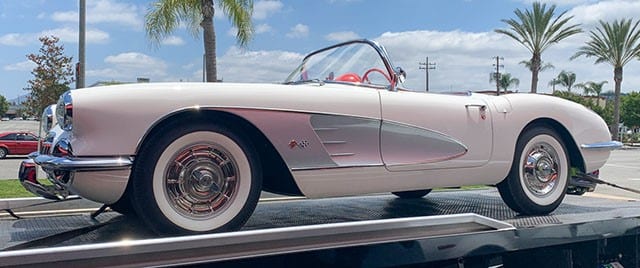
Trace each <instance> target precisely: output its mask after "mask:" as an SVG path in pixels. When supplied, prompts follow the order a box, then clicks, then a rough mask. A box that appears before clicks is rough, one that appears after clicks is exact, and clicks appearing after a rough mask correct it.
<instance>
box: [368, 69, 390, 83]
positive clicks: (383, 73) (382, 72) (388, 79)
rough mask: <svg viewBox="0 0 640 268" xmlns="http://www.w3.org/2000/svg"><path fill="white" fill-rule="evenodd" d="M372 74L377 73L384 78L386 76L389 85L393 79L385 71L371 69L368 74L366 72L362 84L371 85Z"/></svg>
mask: <svg viewBox="0 0 640 268" xmlns="http://www.w3.org/2000/svg"><path fill="white" fill-rule="evenodd" d="M372 72H377V73H380V74H381V75H382V76H384V78H386V79H387V81H389V84H391V83H392V82H391V77H389V76H388V75H387V74H386V73H385V72H384V71H383V70H380V69H378V68H371V69H369V70H367V71H366V72H364V74H363V75H362V82H367V83H369V84H371V81H369V74H370V73H372Z"/></svg>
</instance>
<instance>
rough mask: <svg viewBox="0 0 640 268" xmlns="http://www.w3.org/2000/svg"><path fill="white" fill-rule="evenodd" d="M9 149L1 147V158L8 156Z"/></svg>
mask: <svg viewBox="0 0 640 268" xmlns="http://www.w3.org/2000/svg"><path fill="white" fill-rule="evenodd" d="M8 153H9V151H8V150H7V149H6V148H0V159H2V158H5V157H7V154H8Z"/></svg>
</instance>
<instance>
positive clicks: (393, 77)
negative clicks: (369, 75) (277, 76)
mask: <svg viewBox="0 0 640 268" xmlns="http://www.w3.org/2000/svg"><path fill="white" fill-rule="evenodd" d="M357 43H360V44H367V45H369V46H371V47H373V49H374V50H375V51H376V52H377V53H378V56H380V58H381V59H382V62H383V63H384V66H385V68H387V72H388V73H389V75H390V77H391V80H392V81H391V84H390V85H389V88H388V89H389V90H390V91H396V90H397V86H398V74H397V73H396V72H395V69H394V68H393V67H394V66H393V65H392V64H391V60H390V58H389V54H388V53H387V50H386V49H385V48H384V47H383V46H382V45H380V44H379V43H378V42H376V41H373V40H369V39H356V40H351V41H346V42H342V43H338V44H335V45H331V46H328V47H325V48H322V49H319V50H316V51H313V52H311V53H309V54H308V55H307V56H305V57H304V58H303V59H302V62H303V63H304V62H306V61H307V60H308V59H309V58H310V57H312V56H314V55H316V54H319V53H322V52H325V51H327V50H331V49H334V48H337V47H341V46H346V45H351V44H357ZM287 80H289V78H287Z"/></svg>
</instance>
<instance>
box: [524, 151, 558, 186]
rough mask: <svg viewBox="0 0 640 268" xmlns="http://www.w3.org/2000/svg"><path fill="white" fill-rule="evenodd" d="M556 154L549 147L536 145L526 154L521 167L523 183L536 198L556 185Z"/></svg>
mask: <svg viewBox="0 0 640 268" xmlns="http://www.w3.org/2000/svg"><path fill="white" fill-rule="evenodd" d="M560 168H561V167H560V166H559V164H558V153H557V152H556V150H555V149H553V147H551V145H549V144H547V143H544V142H541V143H536V144H535V145H534V146H533V147H532V148H531V149H530V150H529V152H527V156H526V160H525V162H524V166H523V175H524V183H525V185H526V186H527V189H529V191H530V192H531V193H533V194H534V195H536V196H545V195H547V194H549V193H550V192H552V191H553V189H554V188H555V187H556V185H557V184H558V174H559V171H560V170H559V169H560Z"/></svg>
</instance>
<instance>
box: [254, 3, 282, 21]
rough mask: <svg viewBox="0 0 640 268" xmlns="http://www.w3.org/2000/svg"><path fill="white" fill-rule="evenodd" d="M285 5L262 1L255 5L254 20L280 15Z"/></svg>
mask: <svg viewBox="0 0 640 268" xmlns="http://www.w3.org/2000/svg"><path fill="white" fill-rule="evenodd" d="M283 6H284V5H283V4H282V2H280V1H277V0H276V1H273V0H262V1H257V2H255V3H254V4H253V19H256V20H264V19H266V18H268V17H269V16H271V15H273V14H275V13H278V12H280V11H281V10H282V7H283Z"/></svg>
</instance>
